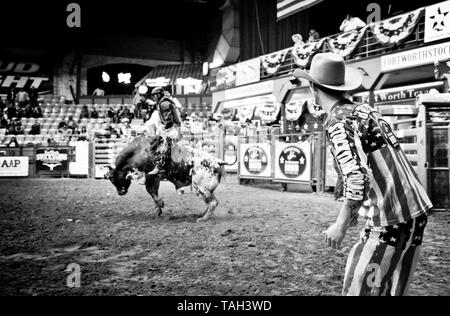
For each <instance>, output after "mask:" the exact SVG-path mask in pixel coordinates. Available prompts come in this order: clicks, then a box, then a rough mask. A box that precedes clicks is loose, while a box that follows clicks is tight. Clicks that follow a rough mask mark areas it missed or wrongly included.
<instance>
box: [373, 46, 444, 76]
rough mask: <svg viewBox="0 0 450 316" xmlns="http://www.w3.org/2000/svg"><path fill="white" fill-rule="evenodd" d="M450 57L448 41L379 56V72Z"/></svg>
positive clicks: (415, 65)
mask: <svg viewBox="0 0 450 316" xmlns="http://www.w3.org/2000/svg"><path fill="white" fill-rule="evenodd" d="M448 59H450V42H445V43H442V44H438V45H433V46H425V47H421V48H417V49H412V50H408V51H405V52H400V53H397V54H391V55H386V56H381V72H390V71H394V70H398V69H405V68H413V67H419V66H423V65H428V64H433V63H434V62H435V61H444V60H448Z"/></svg>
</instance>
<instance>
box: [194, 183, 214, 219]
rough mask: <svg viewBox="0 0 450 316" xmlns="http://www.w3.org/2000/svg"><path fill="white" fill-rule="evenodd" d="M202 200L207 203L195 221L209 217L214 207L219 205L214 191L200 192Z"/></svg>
mask: <svg viewBox="0 0 450 316" xmlns="http://www.w3.org/2000/svg"><path fill="white" fill-rule="evenodd" d="M200 195H201V197H202V199H203V201H205V203H206V204H207V205H208V207H207V208H206V211H205V213H203V216H202V217H200V218H199V219H197V222H202V221H206V220H207V219H208V218H210V217H211V215H212V214H213V212H214V210H215V209H216V207H217V205H219V201H217V199H216V197H215V196H214V193H212V192H210V191H205V192H201V193H200Z"/></svg>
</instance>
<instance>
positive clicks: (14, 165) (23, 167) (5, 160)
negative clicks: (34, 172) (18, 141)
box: [0, 156, 29, 177]
mask: <svg viewBox="0 0 450 316" xmlns="http://www.w3.org/2000/svg"><path fill="white" fill-rule="evenodd" d="M28 162H29V160H28V157H16V156H15V157H9V156H0V177H27V176H28Z"/></svg>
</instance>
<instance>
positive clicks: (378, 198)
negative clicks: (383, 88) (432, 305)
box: [293, 53, 432, 296]
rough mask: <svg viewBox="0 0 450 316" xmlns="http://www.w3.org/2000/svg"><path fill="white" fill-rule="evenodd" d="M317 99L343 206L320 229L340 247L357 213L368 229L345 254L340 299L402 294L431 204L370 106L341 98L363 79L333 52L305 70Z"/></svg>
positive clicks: (302, 74)
mask: <svg viewBox="0 0 450 316" xmlns="http://www.w3.org/2000/svg"><path fill="white" fill-rule="evenodd" d="M293 75H294V77H296V78H303V79H306V80H308V81H309V83H310V89H311V92H312V94H313V96H314V100H315V102H316V103H317V104H318V105H320V106H322V107H323V109H324V110H325V112H326V114H327V118H326V120H325V122H324V128H325V131H326V136H327V140H328V141H329V142H331V144H332V151H333V156H334V158H335V160H336V162H337V163H338V166H339V169H340V170H341V172H342V175H343V178H344V192H343V193H344V197H345V200H344V203H343V205H342V207H341V210H340V213H339V216H338V218H337V220H336V222H335V223H334V224H333V225H331V226H330V227H329V228H328V230H326V231H325V232H324V234H325V236H324V239H325V242H326V243H327V244H328V246H330V247H332V248H333V249H338V248H340V246H341V242H342V240H343V239H344V236H345V234H346V232H347V229H348V228H349V227H350V226H355V225H356V223H357V218H358V215H361V216H362V217H364V218H365V219H366V220H367V222H366V227H365V229H364V230H363V231H362V233H361V238H360V239H359V241H358V243H357V244H355V245H354V247H353V249H352V250H351V251H350V254H349V257H348V259H347V265H346V269H345V278H344V285H343V290H342V294H343V295H380V296H381V295H391V296H394V295H395V296H398V295H406V294H407V291H408V286H409V284H410V282H411V279H412V276H413V273H414V270H415V268H416V266H417V261H418V258H419V252H420V248H421V243H422V237H423V232H424V228H425V225H426V223H427V212H428V210H429V209H430V208H431V207H432V204H431V202H430V199H429V198H428V196H427V194H426V192H425V190H424V189H423V187H422V186H421V184H420V183H419V180H418V177H417V176H416V174H415V172H414V170H413V168H412V166H411V164H410V163H409V161H408V159H407V157H406V155H405V153H404V152H403V151H402V149H401V148H400V146H399V143H398V141H397V139H396V137H395V135H394V134H393V132H392V130H391V128H390V126H389V124H388V123H387V122H386V121H384V120H383V118H382V117H381V115H380V114H379V113H378V112H377V110H376V109H375V108H372V107H370V106H369V105H367V104H360V105H357V104H354V103H353V102H351V101H349V100H348V99H346V98H345V93H346V92H348V91H351V90H355V89H356V88H358V87H359V86H360V85H361V82H362V76H361V74H360V73H359V72H358V71H357V70H356V69H353V68H350V67H347V66H346V65H345V62H344V60H343V58H342V57H340V56H339V55H336V54H333V53H320V54H317V55H316V56H315V57H314V58H313V60H312V63H311V69H310V71H309V73H307V72H305V71H302V70H300V69H298V70H295V71H294V73H293Z"/></svg>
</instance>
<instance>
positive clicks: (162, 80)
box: [145, 77, 170, 87]
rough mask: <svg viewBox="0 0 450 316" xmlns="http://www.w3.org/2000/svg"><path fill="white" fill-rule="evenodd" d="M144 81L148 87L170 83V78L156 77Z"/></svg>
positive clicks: (163, 85)
mask: <svg viewBox="0 0 450 316" xmlns="http://www.w3.org/2000/svg"><path fill="white" fill-rule="evenodd" d="M145 83H146V84H147V86H149V87H165V86H168V85H170V78H165V77H158V78H155V79H147V80H145Z"/></svg>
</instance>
